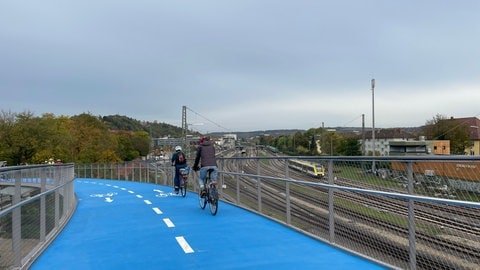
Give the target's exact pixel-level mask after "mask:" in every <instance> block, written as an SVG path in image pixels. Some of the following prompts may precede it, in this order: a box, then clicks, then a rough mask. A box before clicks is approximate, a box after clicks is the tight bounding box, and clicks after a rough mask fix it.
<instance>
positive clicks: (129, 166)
mask: <svg viewBox="0 0 480 270" xmlns="http://www.w3.org/2000/svg"><path fill="white" fill-rule="evenodd" d="M479 166H480V164H479V159H478V158H472V157H470V158H469V157H463V158H455V157H452V158H431V157H429V158H414V159H412V158H410V159H409V158H375V159H372V158H365V157H358V158H346V157H315V158H312V157H258V156H256V157H251V158H246V157H244V158H224V159H219V167H220V171H221V173H220V184H221V186H222V187H223V188H222V189H220V193H221V198H222V199H223V200H225V201H228V202H231V203H233V204H236V205H239V206H241V207H244V208H246V209H249V210H252V211H256V212H258V213H260V214H262V215H265V216H268V217H270V218H272V219H275V220H278V221H279V222H282V223H285V224H287V225H288V226H292V227H294V228H296V229H299V230H302V231H304V232H305V233H307V234H309V235H312V236H314V237H317V238H318V239H320V240H322V241H325V242H328V243H330V244H332V245H336V246H338V247H341V248H344V249H347V250H349V251H352V252H354V253H358V254H360V255H362V256H365V257H368V258H370V259H373V260H376V261H379V262H382V263H384V264H386V265H388V266H391V267H398V268H402V269H478V265H480V257H479V256H480V255H479V252H478V250H480V246H479V244H478V243H480V241H479V240H480V203H479V202H480V171H479V170H480V169H479V168H480V167H479ZM75 172H76V176H77V177H79V178H100V179H119V180H126V181H137V182H146V183H156V184H162V185H170V186H171V185H172V181H173V173H174V171H173V167H172V166H170V164H169V163H168V162H167V163H157V162H154V163H149V162H129V163H122V164H79V165H77V166H76V169H75ZM191 176H192V177H190V179H189V182H190V184H189V189H190V190H197V176H196V175H195V174H192V175H191ZM53 195H54V194H50V195H49V196H50V198H48V197H47V201H51V202H53V203H56V200H55V197H52V196H53ZM57 208H58V209H59V210H58V211H60V209H61V207H57ZM49 215H50V216H53V217H54V216H55V215H58V213H50V214H49ZM49 215H48V214H47V216H49ZM10 219H11V218H10ZM52 220H55V218H52ZM50 223H54V222H50ZM46 224H47V227H48V228H50V227H49V226H52V227H54V225H48V224H49V222H46ZM32 226H33V225H32ZM48 228H47V229H48ZM3 231H8V228H6V229H4V230H3ZM47 231H48V230H47Z"/></svg>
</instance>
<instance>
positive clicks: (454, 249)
mask: <svg viewBox="0 0 480 270" xmlns="http://www.w3.org/2000/svg"><path fill="white" fill-rule="evenodd" d="M284 168H285V165H284V163H282V162H280V161H277V160H272V162H271V164H270V166H262V173H264V175H268V176H274V177H284V176H285V175H284V171H285V169H284ZM231 169H232V170H233V171H234V170H235V169H236V168H231ZM243 169H244V171H245V173H251V174H255V173H256V165H255V164H253V163H248V162H247V163H246V164H244V166H243ZM280 172H282V173H280ZM290 177H291V178H295V179H299V180H306V181H318V179H315V178H311V177H306V176H305V175H302V174H300V173H298V172H294V171H291V172H290ZM227 181H229V183H228V184H227V186H235V184H234V183H233V182H232V181H233V180H227ZM240 181H241V183H242V187H241V188H242V196H243V197H242V199H243V200H245V201H250V203H249V202H246V204H253V205H255V202H256V201H257V187H256V185H257V183H256V181H255V180H251V179H249V178H248V177H241V178H240ZM336 184H344V185H348V186H352V185H354V186H355V187H360V188H372V187H371V186H368V185H363V184H358V183H354V182H353V181H349V180H348V179H340V180H339V179H337V180H336ZM283 190H284V186H282V185H280V184H278V183H276V181H268V182H267V181H262V205H263V207H264V208H266V209H268V210H265V211H262V213H264V212H265V213H266V214H267V215H272V216H275V215H276V214H275V213H276V212H277V213H282V214H283V215H284V213H285V200H286V199H285V194H283V193H282V192H283ZM313 190H315V193H314V194H315V195H311V194H305V193H302V192H298V191H297V190H296V189H294V188H291V190H290V196H291V198H292V199H293V198H295V203H292V204H291V215H292V220H295V224H294V225H295V226H298V227H299V228H301V229H303V230H305V231H307V232H309V233H312V234H315V235H317V236H318V235H321V236H323V237H326V236H328V212H326V211H327V210H325V209H328V205H327V200H326V199H324V200H322V199H320V198H322V197H324V198H325V196H326V194H327V191H326V190H325V189H321V188H313ZM335 197H336V198H341V199H343V200H345V201H350V202H351V203H352V204H357V205H362V206H364V207H368V208H370V209H376V210H378V211H383V212H388V213H391V214H393V215H396V216H398V217H399V218H403V219H405V218H406V215H407V204H406V203H405V202H400V201H398V200H393V199H384V198H378V197H377V196H374V195H359V194H355V193H352V192H341V191H336V192H335ZM254 207H255V206H254ZM455 208H457V207H455ZM319 209H323V212H322V210H319ZM442 211H444V212H442ZM453 211H454V208H453V207H451V206H450V207H447V208H445V209H444V208H440V207H435V208H432V205H429V204H425V203H422V204H419V205H417V207H416V209H415V215H416V217H417V218H419V219H420V220H424V221H427V222H429V223H433V224H436V225H437V226H438V227H443V228H448V229H449V230H454V231H455V232H456V233H457V235H458V232H462V233H463V234H467V235H470V236H471V237H473V238H475V237H479V235H480V232H479V228H478V226H475V224H474V223H473V222H471V221H470V219H472V218H475V217H476V216H477V214H476V213H471V212H469V211H463V212H462V211H460V213H458V212H456V215H457V216H456V217H457V218H456V219H455V220H451V218H449V217H448V216H447V217H442V214H441V213H451V212H453ZM312 213H315V214H314V217H313V218H312ZM335 214H336V223H335V231H336V242H338V241H340V242H341V244H342V245H344V246H348V247H349V248H351V249H354V250H355V248H358V244H362V246H364V247H368V248H369V249H371V250H372V251H374V252H376V253H381V254H382V255H381V256H383V257H384V258H383V259H385V260H384V261H387V262H388V261H389V260H394V261H395V265H403V266H405V263H406V262H408V245H407V244H408V241H407V240H408V229H407V228H405V227H404V226H399V225H396V224H393V223H391V222H388V221H384V220H380V219H374V218H370V217H368V216H366V215H364V214H362V213H358V212H356V211H352V209H350V208H347V207H344V206H342V205H337V204H336V205H335ZM477 220H478V219H477ZM473 221H475V219H473ZM292 223H293V222H292ZM416 237H417V245H418V246H417V250H418V251H417V252H418V253H417V263H418V267H419V268H421V269H458V268H463V269H470V268H472V267H473V266H474V265H478V264H480V255H479V254H478V247H475V246H470V245H467V244H464V243H461V242H460V241H450V240H448V239H443V238H439V237H437V236H435V235H430V234H428V233H425V232H421V231H418V232H417V235H416ZM355 243H357V244H355ZM452 255H453V258H452V259H451V260H448V261H445V260H443V258H448V257H452ZM464 258H472V259H473V262H468V261H465V260H464ZM472 263H473V264H472ZM472 269H474V268H472Z"/></svg>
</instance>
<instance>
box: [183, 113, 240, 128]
mask: <svg viewBox="0 0 480 270" xmlns="http://www.w3.org/2000/svg"><path fill="white" fill-rule="evenodd" d="M187 109H188V110H189V111H191V112H192V113H194V114H196V115H197V116H199V117H201V118H203V119H204V120H207V121H208V122H210V123H212V124H214V125H215V126H217V127H219V128H222V129H224V130H226V131H229V132H233V131H232V130H231V129H228V128H226V127H224V126H222V125H220V124H217V123H216V122H214V121H212V120H210V119H208V118H207V117H205V116H203V115H201V114H199V113H197V112H196V111H194V110H192V109H191V108H189V107H187Z"/></svg>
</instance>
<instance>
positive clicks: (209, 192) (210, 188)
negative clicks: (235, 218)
mask: <svg viewBox="0 0 480 270" xmlns="http://www.w3.org/2000/svg"><path fill="white" fill-rule="evenodd" d="M213 171H214V170H213V169H208V171H207V176H206V177H205V181H204V184H205V189H204V190H203V191H204V192H202V190H201V189H200V190H199V192H198V199H199V203H200V208H202V209H205V207H206V206H207V203H208V204H209V205H210V213H211V214H212V215H213V216H215V215H216V214H217V211H218V191H217V186H216V184H213V183H212V181H211V178H210V174H211V173H212V172H213Z"/></svg>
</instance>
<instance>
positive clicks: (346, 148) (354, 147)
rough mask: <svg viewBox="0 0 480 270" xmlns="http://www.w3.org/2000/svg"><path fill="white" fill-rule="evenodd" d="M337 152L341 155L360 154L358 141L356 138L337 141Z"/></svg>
mask: <svg viewBox="0 0 480 270" xmlns="http://www.w3.org/2000/svg"><path fill="white" fill-rule="evenodd" d="M337 152H338V154H339V155H341V156H361V155H362V151H361V150H360V143H359V142H358V139H356V138H345V139H343V140H341V141H339V145H338V147H337Z"/></svg>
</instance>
